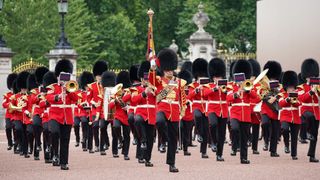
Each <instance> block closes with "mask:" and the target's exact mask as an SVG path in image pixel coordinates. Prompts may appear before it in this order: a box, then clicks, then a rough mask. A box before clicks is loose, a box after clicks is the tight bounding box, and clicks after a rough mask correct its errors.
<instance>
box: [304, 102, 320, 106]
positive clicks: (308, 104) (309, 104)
mask: <svg viewBox="0 0 320 180" xmlns="http://www.w3.org/2000/svg"><path fill="white" fill-rule="evenodd" d="M302 106H319V104H316V103H302Z"/></svg>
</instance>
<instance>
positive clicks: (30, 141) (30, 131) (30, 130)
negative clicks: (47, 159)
mask: <svg viewBox="0 0 320 180" xmlns="http://www.w3.org/2000/svg"><path fill="white" fill-rule="evenodd" d="M26 133H27V143H28V147H29V148H30V152H32V151H33V147H34V148H35V149H36V146H33V140H34V135H33V125H32V124H28V125H26ZM35 156H39V152H38V153H36V154H35Z"/></svg>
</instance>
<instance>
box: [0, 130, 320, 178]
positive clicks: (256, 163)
mask: <svg viewBox="0 0 320 180" xmlns="http://www.w3.org/2000/svg"><path fill="white" fill-rule="evenodd" d="M71 139H72V141H71V143H70V157H69V167H70V170H69V171H61V170H60V169H59V168H58V167H53V166H52V165H51V164H44V160H43V152H41V157H40V158H41V160H40V161H34V160H33V157H32V156H31V158H29V159H25V158H23V157H22V156H19V155H14V154H13V153H12V151H10V152H9V151H7V150H6V147H7V144H6V138H5V132H4V131H3V130H1V131H0V179H1V180H7V179H10V180H14V179H25V180H28V179H32V180H34V179H59V180H62V179H75V180H80V179H111V178H112V179H130V180H131V179H139V180H142V179H151V178H152V180H156V179H162V180H164V179H175V180H177V179H183V180H187V179H237V180H239V179H246V180H249V179H256V180H258V179H268V180H270V179H290V180H295V179H296V180H301V179H314V180H316V179H320V163H309V162H308V160H309V159H308V157H307V156H306V154H307V149H308V145H306V144H300V143H299V144H298V158H299V160H297V161H293V160H291V157H290V155H288V154H284V150H283V149H284V146H283V142H281V143H280V145H279V146H278V153H279V154H280V157H279V158H271V157H270V156H269V153H268V152H264V151H262V142H261V141H260V143H259V150H260V155H252V151H251V150H250V151H249V159H250V161H251V164H249V165H241V164H240V162H239V154H237V156H236V157H233V156H230V146H228V145H226V146H225V151H224V153H225V155H224V158H225V162H217V161H216V160H215V154H213V153H212V152H211V151H208V155H209V159H201V158H200V153H199V146H198V147H194V148H190V152H191V153H192V155H191V156H189V157H185V156H183V153H182V152H181V151H180V152H179V154H177V159H176V162H177V163H176V165H177V167H178V168H179V170H180V172H179V173H176V174H172V173H169V172H168V166H167V165H166V164H165V157H166V156H165V154H160V153H159V152H158V151H157V149H156V148H154V151H153V157H152V162H153V164H154V167H152V168H147V167H145V166H144V165H142V164H138V163H137V160H136V159H135V158H134V157H135V156H134V155H135V146H133V145H132V144H130V153H129V156H130V158H131V160H130V161H124V160H123V156H120V158H117V159H115V158H113V157H112V154H111V152H110V150H108V151H107V155H106V156H100V154H98V153H95V154H89V153H88V152H82V150H81V148H76V147H74V142H75V141H74V139H75V138H74V136H73V135H72V138H71ZM319 145H320V143H318V149H317V157H318V158H320V147H319Z"/></svg>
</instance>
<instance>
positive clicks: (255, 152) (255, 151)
mask: <svg viewBox="0 0 320 180" xmlns="http://www.w3.org/2000/svg"><path fill="white" fill-rule="evenodd" d="M252 154H260V152H259V151H257V150H253V151H252Z"/></svg>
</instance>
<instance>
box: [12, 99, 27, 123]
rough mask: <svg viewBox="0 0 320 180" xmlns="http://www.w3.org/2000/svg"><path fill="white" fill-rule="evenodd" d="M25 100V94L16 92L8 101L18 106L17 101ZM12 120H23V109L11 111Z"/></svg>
mask: <svg viewBox="0 0 320 180" xmlns="http://www.w3.org/2000/svg"><path fill="white" fill-rule="evenodd" d="M25 101H26V96H25V94H21V93H18V94H14V95H12V96H11V97H10V103H11V104H12V106H16V107H18V103H19V102H25ZM25 105H27V103H26V102H25ZM12 120H13V121H21V122H23V109H22V110H15V111H13V116H12Z"/></svg>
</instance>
